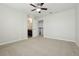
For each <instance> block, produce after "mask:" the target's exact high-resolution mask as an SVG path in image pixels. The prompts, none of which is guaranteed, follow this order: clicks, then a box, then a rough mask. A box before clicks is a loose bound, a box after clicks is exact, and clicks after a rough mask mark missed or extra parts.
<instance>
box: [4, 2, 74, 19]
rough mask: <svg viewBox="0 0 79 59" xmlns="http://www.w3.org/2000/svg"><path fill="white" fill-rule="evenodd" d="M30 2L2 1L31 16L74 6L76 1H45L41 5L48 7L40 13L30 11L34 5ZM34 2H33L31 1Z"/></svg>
mask: <svg viewBox="0 0 79 59" xmlns="http://www.w3.org/2000/svg"><path fill="white" fill-rule="evenodd" d="M29 4H30V3H4V5H6V6H9V7H11V8H15V9H16V10H19V11H23V12H25V13H26V14H27V15H29V16H33V17H36V18H40V17H43V16H46V15H48V14H49V13H54V12H57V11H62V10H65V9H68V8H71V7H74V6H75V5H76V3H45V4H44V5H43V7H46V8H48V10H47V11H44V10H42V12H41V13H38V12H36V11H33V12H32V11H31V10H32V9H34V7H32V6H30V5H29ZM33 4H34V3H33Z"/></svg>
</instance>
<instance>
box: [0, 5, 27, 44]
mask: <svg viewBox="0 0 79 59" xmlns="http://www.w3.org/2000/svg"><path fill="white" fill-rule="evenodd" d="M23 39H27V16H26V14H25V13H23V12H20V11H17V10H15V9H11V8H9V7H8V6H4V5H1V4H0V44H5V43H10V42H15V41H19V40H23Z"/></svg>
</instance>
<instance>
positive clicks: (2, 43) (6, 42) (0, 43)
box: [0, 39, 26, 45]
mask: <svg viewBox="0 0 79 59" xmlns="http://www.w3.org/2000/svg"><path fill="white" fill-rule="evenodd" d="M21 40H26V39H18V40H13V41H4V42H0V45H5V44H10V43H14V42H18V41H21Z"/></svg>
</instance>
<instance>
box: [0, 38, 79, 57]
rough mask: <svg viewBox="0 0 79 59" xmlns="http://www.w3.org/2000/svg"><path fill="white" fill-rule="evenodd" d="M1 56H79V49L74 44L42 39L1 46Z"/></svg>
mask: <svg viewBox="0 0 79 59" xmlns="http://www.w3.org/2000/svg"><path fill="white" fill-rule="evenodd" d="M0 55H1V56H78V55H79V48H78V47H77V46H76V45H75V43H72V42H66V41H62V40H56V39H47V38H42V37H36V38H31V39H28V40H23V41H19V42H16V43H12V44H7V45H3V46H0Z"/></svg>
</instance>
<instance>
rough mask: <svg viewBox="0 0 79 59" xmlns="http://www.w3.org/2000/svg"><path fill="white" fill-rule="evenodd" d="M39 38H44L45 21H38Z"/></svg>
mask: <svg viewBox="0 0 79 59" xmlns="http://www.w3.org/2000/svg"><path fill="white" fill-rule="evenodd" d="M38 31H39V36H43V20H40V21H38Z"/></svg>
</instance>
